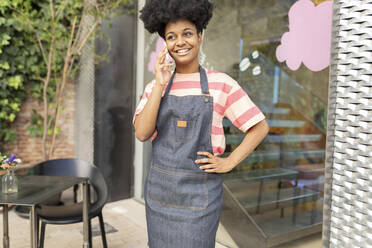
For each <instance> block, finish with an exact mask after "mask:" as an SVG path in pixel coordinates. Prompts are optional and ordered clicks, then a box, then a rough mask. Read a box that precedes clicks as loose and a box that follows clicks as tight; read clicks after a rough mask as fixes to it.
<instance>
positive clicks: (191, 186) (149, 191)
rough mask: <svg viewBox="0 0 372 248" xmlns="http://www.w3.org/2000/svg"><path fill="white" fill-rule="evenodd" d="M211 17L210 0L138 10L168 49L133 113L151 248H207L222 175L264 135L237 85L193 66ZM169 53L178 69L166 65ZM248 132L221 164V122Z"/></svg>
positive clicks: (166, 2)
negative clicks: (146, 145)
mask: <svg viewBox="0 0 372 248" xmlns="http://www.w3.org/2000/svg"><path fill="white" fill-rule="evenodd" d="M211 17H212V5H211V3H209V1H208V0H151V1H148V2H147V4H146V5H145V7H144V8H143V9H142V10H141V16H140V18H141V19H142V21H143V22H144V24H145V28H146V29H147V30H148V31H149V32H151V33H153V32H158V33H159V35H160V36H161V37H163V38H164V40H165V42H166V48H164V49H163V51H161V52H160V53H159V55H158V56H157V60H156V65H155V80H153V81H152V82H151V83H149V84H148V85H147V86H146V89H145V93H144V95H143V97H142V99H141V101H140V103H139V105H138V107H137V109H136V113H135V116H134V127H135V130H136V137H137V138H138V139H139V140H140V141H146V140H148V139H149V138H150V137H152V145H153V152H152V163H151V167H150V170H149V173H148V175H147V177H146V183H145V201H146V219H147V228H148V239H149V246H150V247H151V248H166V247H169V248H182V247H184V248H210V247H214V246H215V237H216V231H217V227H218V222H219V218H220V214H221V207H222V173H226V172H229V171H231V170H232V169H233V168H234V167H235V166H237V165H238V164H239V162H241V161H242V160H243V159H244V158H245V157H247V156H248V155H249V154H250V153H251V152H252V151H253V150H254V149H255V147H256V146H257V145H258V144H259V143H260V142H261V140H262V139H263V138H264V137H265V136H266V134H267V132H268V125H267V123H266V121H265V120H264V118H265V117H264V115H263V114H262V113H261V112H260V110H259V109H258V108H257V107H256V106H255V105H254V104H253V102H252V101H251V100H250V98H249V97H248V96H247V94H246V93H245V92H244V91H243V90H242V88H241V87H240V86H239V84H238V83H237V82H236V81H234V80H233V79H232V78H230V77H229V76H228V75H226V74H224V73H218V72H215V71H210V70H207V71H206V70H205V69H204V68H202V67H201V66H199V62H198V53H199V48H200V46H201V44H202V31H203V29H205V28H206V26H207V24H208V21H209V20H210V18H211ZM167 52H169V54H170V56H171V57H172V58H173V60H174V62H175V64H176V69H175V71H174V73H172V72H171V67H172V63H171V62H168V61H167V60H166V54H167ZM223 117H227V118H229V119H230V120H231V121H232V123H233V124H234V125H235V126H237V127H238V128H240V129H241V130H242V131H244V132H246V135H245V138H244V140H243V141H242V143H241V144H240V145H239V146H238V147H237V148H236V149H235V150H234V152H232V153H231V154H230V156H228V157H226V158H221V157H219V156H218V155H221V154H222V153H223V152H224V150H225V137H224V135H223V127H222V119H223Z"/></svg>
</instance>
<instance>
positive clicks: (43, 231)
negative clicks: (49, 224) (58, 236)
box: [39, 221, 46, 248]
mask: <svg viewBox="0 0 372 248" xmlns="http://www.w3.org/2000/svg"><path fill="white" fill-rule="evenodd" d="M45 228H46V223H45V222H43V221H41V230H40V245H39V247H40V248H44V238H45Z"/></svg>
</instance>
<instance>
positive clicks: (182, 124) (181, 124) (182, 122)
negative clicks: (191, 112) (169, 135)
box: [177, 121, 187, 127]
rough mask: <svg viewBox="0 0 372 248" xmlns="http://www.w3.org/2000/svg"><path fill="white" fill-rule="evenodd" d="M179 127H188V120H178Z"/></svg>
mask: <svg viewBox="0 0 372 248" xmlns="http://www.w3.org/2000/svg"><path fill="white" fill-rule="evenodd" d="M177 127H187V121H177Z"/></svg>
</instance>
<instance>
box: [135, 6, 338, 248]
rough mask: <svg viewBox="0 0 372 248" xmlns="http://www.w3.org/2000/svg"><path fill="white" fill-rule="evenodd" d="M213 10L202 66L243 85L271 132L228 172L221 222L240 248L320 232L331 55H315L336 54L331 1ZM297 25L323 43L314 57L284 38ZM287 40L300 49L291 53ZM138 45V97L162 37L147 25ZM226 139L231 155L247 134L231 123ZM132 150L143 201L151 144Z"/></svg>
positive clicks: (227, 125) (140, 32) (227, 123)
mask: <svg viewBox="0 0 372 248" xmlns="http://www.w3.org/2000/svg"><path fill="white" fill-rule="evenodd" d="M296 2H297V5H296ZM299 2H302V3H299ZM323 2H328V3H323ZM309 3H310V4H311V6H310V7H309ZM141 4H142V5H143V1H142V3H141V1H140V6H141ZM322 4H323V6H324V5H327V6H326V7H321V8H323V9H324V10H323V11H321V13H318V12H319V11H316V10H318V9H316V8H317V7H318V6H321V5H322ZM214 5H215V10H214V15H213V18H212V20H211V22H210V24H209V25H208V28H207V30H206V31H205V33H204V34H203V39H204V42H203V46H202V48H201V52H200V63H201V65H202V66H204V67H205V68H208V69H212V70H216V71H220V72H224V73H227V74H229V75H230V76H231V77H233V78H234V79H235V80H236V81H238V82H239V84H240V85H241V86H242V87H243V89H244V90H245V91H246V92H247V93H248V95H249V96H250V98H251V99H252V100H253V101H254V102H255V103H256V105H257V106H258V107H259V108H260V109H261V111H262V112H263V113H264V114H265V116H266V119H267V121H268V123H269V125H270V133H269V135H268V136H267V137H266V138H265V140H264V141H263V142H262V144H260V145H259V147H258V148H257V149H256V150H255V151H254V152H253V153H252V154H251V155H250V156H249V157H248V158H247V159H245V160H244V161H243V162H242V163H241V164H240V165H239V166H237V167H236V168H235V169H234V170H233V171H232V172H231V173H228V174H226V175H224V210H223V214H222V218H221V224H222V225H223V226H224V227H225V229H226V230H227V232H228V233H229V234H230V236H231V238H232V239H233V240H234V242H235V244H236V245H237V246H238V247H253V246H255V247H272V246H274V245H278V244H281V243H285V242H288V241H290V240H294V239H300V238H302V237H305V236H307V235H309V234H312V233H320V232H321V227H322V208H323V203H322V202H323V197H324V196H323V183H324V158H325V142H326V117H327V101H328V82H329V56H328V58H327V57H326V58H319V56H318V55H317V53H319V51H318V50H319V49H323V50H322V51H320V52H321V53H324V51H327V50H328V51H329V54H330V33H331V30H330V26H331V20H332V2H331V1H315V0H314V1H310V0H308V1H295V0H287V1H276V0H275V1H274V0H270V1H257V0H245V1H225V0H215V1H214ZM304 8H305V9H306V8H313V9H311V11H312V13H313V15H309V16H307V17H306V18H307V19H306V18H304V19H302V20H298V18H299V17H301V15H302V14H304V13H303V11H304ZM305 13H306V12H305ZM319 19H320V20H319ZM301 21H303V22H305V23H302V24H301V23H299V22H301ZM306 22H307V23H306ZM296 25H305V27H306V25H310V28H312V30H310V29H308V30H307V31H308V32H310V33H308V34H306V36H307V37H313V39H314V40H315V39H317V41H319V43H320V44H317V45H316V46H315V48H314V49H313V51H309V50H308V49H312V46H311V45H312V44H308V43H306V42H305V41H301V40H300V39H298V40H297V41H296V40H294V41H292V40H290V39H288V37H290V38H291V37H292V39H293V38H294V39H295V38H296V35H298V37H299V36H300V35H303V34H301V33H298V34H296V32H298V27H296ZM319 25H320V26H319ZM324 28H325V30H320V29H324ZM327 28H328V29H327ZM319 30H320V31H321V32H320V31H319ZM289 31H290V32H289ZM286 32H289V33H290V34H289V35H288V34H287V35H285V33H286ZM282 37H285V38H284V39H283V38H282ZM286 37H287V38H286ZM290 42H303V45H302V47H301V46H299V47H297V48H296V49H297V50H293V49H292V50H291V47H290V45H291V43H290ZM137 44H138V47H137V59H138V63H137V65H138V68H137V100H138V99H139V97H140V96H141V94H142V91H143V89H144V86H145V85H146V84H147V83H148V82H150V81H151V80H152V79H153V77H154V74H153V66H154V59H155V55H156V54H157V53H158V52H159V51H160V49H161V48H162V47H163V46H164V44H163V40H162V39H161V38H159V36H158V35H157V34H153V35H150V34H149V33H147V32H146V31H145V30H144V29H143V26H142V23H141V22H139V23H138V43H137ZM324 44H325V45H324ZM309 45H310V47H309ZM313 45H314V44H313ZM288 46H289V48H288ZM296 52H298V53H296ZM299 53H300V54H299ZM309 53H310V54H309ZM324 60H326V62H324ZM142 61H143V63H142ZM327 61H328V62H327ZM224 132H225V136H226V152H225V154H224V156H227V155H228V154H229V153H231V152H232V151H233V150H234V148H235V147H236V146H237V145H238V144H239V143H240V142H241V140H242V138H243V135H244V134H243V133H241V131H239V130H238V129H237V128H235V127H234V126H233V125H232V123H231V122H230V121H228V120H227V119H225V120H224ZM135 150H136V153H135V167H136V170H135V189H134V191H135V196H137V197H143V182H144V178H145V176H146V174H147V168H148V166H149V164H150V158H151V145H150V144H148V143H147V144H141V143H139V142H138V143H136V145H135ZM220 241H221V242H222V243H223V240H220Z"/></svg>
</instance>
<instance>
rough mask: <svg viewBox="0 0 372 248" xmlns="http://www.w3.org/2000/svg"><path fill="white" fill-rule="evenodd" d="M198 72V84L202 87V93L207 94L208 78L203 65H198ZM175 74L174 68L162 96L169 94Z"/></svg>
mask: <svg viewBox="0 0 372 248" xmlns="http://www.w3.org/2000/svg"><path fill="white" fill-rule="evenodd" d="M199 73H200V86H201V89H202V93H203V94H209V88H208V78H207V74H206V72H205V70H204V68H203V67H201V66H200V65H199ZM175 75H176V70H174V72H173V74H172V76H171V78H170V79H169V83H168V85H167V88H166V89H165V92H164V96H167V95H168V94H169V91H170V89H171V88H172V84H173V79H174V76H175Z"/></svg>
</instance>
